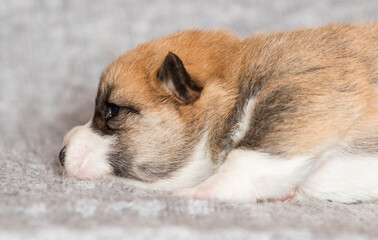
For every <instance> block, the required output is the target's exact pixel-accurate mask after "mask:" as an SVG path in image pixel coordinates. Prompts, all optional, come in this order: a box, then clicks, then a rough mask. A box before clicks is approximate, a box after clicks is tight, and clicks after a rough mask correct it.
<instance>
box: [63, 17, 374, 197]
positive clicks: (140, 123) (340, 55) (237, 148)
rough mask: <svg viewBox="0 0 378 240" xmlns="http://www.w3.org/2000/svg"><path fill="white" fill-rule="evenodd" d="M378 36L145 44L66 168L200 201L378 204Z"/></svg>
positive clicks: (179, 37) (197, 37) (320, 32)
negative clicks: (303, 199)
mask: <svg viewBox="0 0 378 240" xmlns="http://www.w3.org/2000/svg"><path fill="white" fill-rule="evenodd" d="M377 33H378V25H377V24H375V23H370V24H364V25H361V26H351V25H331V26H327V27H321V28H316V29H310V30H299V31H290V32H282V33H276V34H269V35H253V36H251V37H250V38H248V39H245V40H240V39H237V38H235V37H234V36H232V35H230V34H228V33H225V32H220V31H208V32H203V31H185V32H180V33H176V34H173V35H171V36H169V37H166V38H162V39H159V40H154V41H151V42H148V43H146V44H143V45H140V46H138V47H137V48H135V49H133V50H131V51H129V52H128V53H126V54H124V55H122V56H121V57H119V58H118V59H117V60H116V61H114V62H113V63H112V64H111V65H110V66H109V67H108V68H107V70H106V71H105V72H104V74H103V76H102V78H101V81H100V85H99V91H98V95H97V98H96V109H95V114H94V116H93V118H92V119H91V121H90V123H89V124H87V125H86V126H85V127H79V128H76V129H75V130H72V131H71V132H70V133H69V134H67V137H66V138H65V143H64V145H65V146H66V147H67V152H66V158H65V168H66V169H67V171H68V172H70V173H71V174H73V175H74V176H76V177H78V178H84V179H93V178H99V177H101V176H103V175H106V174H110V173H114V174H115V175H118V176H122V177H126V178H128V179H130V181H132V182H133V183H135V184H138V185H141V186H144V187H150V188H154V189H166V190H178V193H179V194H182V195H188V196H194V197H196V198H217V199H221V200H233V201H252V202H253V201H256V200H257V199H283V198H287V196H292V195H293V192H294V191H295V189H297V193H298V194H297V197H298V198H300V197H303V196H307V195H309V196H312V197H315V198H319V199H329V200H334V201H341V202H355V201H361V200H374V199H377V198H378V174H377V173H378V63H377V57H378V44H377V42H378V34H377ZM117 106H121V108H120V110H119V111H116V110H117V108H116V107H117ZM115 112H116V113H117V114H115ZM108 113H109V114H110V115H108ZM112 114H113V115H115V116H112ZM107 116H111V117H107ZM88 131H89V132H90V133H88V134H87V135H85V134H84V133H85V132H88ZM83 135H84V136H83ZM91 135H93V136H96V138H97V137H98V136H100V139H102V140H99V141H98V143H96V144H95V143H93V141H91V139H92V137H91ZM99 147H100V149H98V148H99ZM83 149H85V150H83ZM93 163H96V164H93Z"/></svg>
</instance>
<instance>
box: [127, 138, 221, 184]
mask: <svg viewBox="0 0 378 240" xmlns="http://www.w3.org/2000/svg"><path fill="white" fill-rule="evenodd" d="M207 136H208V135H207V134H204V135H203V137H202V138H201V140H200V141H199V143H198V144H197V146H196V147H195V149H194V152H193V155H192V157H191V159H190V160H189V161H188V164H187V165H186V166H184V167H183V168H181V169H179V170H178V171H176V172H174V173H172V174H173V175H172V176H171V177H169V178H167V179H161V180H158V181H156V182H153V183H143V182H138V181H134V180H125V181H127V182H128V183H130V184H131V185H134V186H137V187H142V188H147V189H154V190H167V191H174V190H177V189H182V188H187V187H192V186H195V185H197V184H199V183H201V182H203V181H205V180H206V179H207V178H208V177H210V176H211V175H212V174H213V173H214V172H213V167H212V161H211V157H210V153H209V149H208V146H207V139H208V137H207Z"/></svg>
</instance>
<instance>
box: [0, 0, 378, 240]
mask: <svg viewBox="0 0 378 240" xmlns="http://www.w3.org/2000/svg"><path fill="white" fill-rule="evenodd" d="M377 9H378V2H377V1H363V2H361V1H325V0H321V1H314V2H313V3H310V2H308V1H306V2H305V1H300V0H293V1H263V0H261V1H243V0H240V1H225V0H223V1H217V2H216V3H215V2H210V1H209V2H208V1H203V0H194V1H182V2H177V1H174V0H171V1H170V0H163V1H147V0H146V1H145V0H141V1H123V0H110V1H89V0H84V1H75V0H65V1H63V0H55V1H38V0H30V1H22V0H5V1H2V3H1V4H0V73H1V75H0V239H374V238H375V237H377V236H378V218H377V215H378V205H377V203H367V204H355V205H343V204H334V203H329V202H308V203H302V204H294V203H281V202H268V203H259V204H231V203H219V202H212V201H193V200H187V199H183V198H177V197H172V196H170V195H168V194H167V193H164V192H148V191H143V190H140V189H135V188H132V187H129V186H127V185H126V184H125V183H124V182H123V180H122V179H116V178H109V179H105V180H102V181H97V182H83V181H77V180H75V179H72V178H70V177H67V176H64V175H62V169H61V168H60V166H59V164H58V159H57V154H58V151H59V150H60V145H61V141H62V138H63V135H64V133H65V132H66V131H67V130H69V129H70V128H71V127H73V126H74V125H78V124H83V123H85V122H86V121H87V120H88V119H89V118H90V116H91V114H92V111H93V102H94V97H95V93H96V87H97V82H98V78H99V75H100V73H101V71H102V70H103V69H104V67H105V66H106V64H108V63H109V62H110V61H111V60H112V59H113V58H115V57H116V56H117V55H119V54H120V53H122V52H124V51H126V50H127V49H129V48H131V47H133V46H135V45H136V44H138V43H141V42H143V41H146V40H149V39H151V38H155V37H159V36H162V35H166V34H169V33H172V32H174V31H177V30H180V29H188V28H202V29H210V28H227V29H230V30H231V31H234V32H237V33H239V34H240V35H241V36H242V37H246V36H248V35H249V34H251V33H252V32H254V31H273V30H282V29H287V28H295V27H302V26H315V25H322V24H326V23H331V22H343V21H353V22H361V21H368V20H378V19H377Z"/></svg>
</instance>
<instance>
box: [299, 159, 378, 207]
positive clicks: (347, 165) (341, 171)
mask: <svg viewBox="0 0 378 240" xmlns="http://www.w3.org/2000/svg"><path fill="white" fill-rule="evenodd" d="M301 194H305V195H307V196H310V197H313V198H317V199H327V200H332V201H336V202H344V203H352V202H358V201H371V200H374V199H378V156H376V155H375V156H374V155H357V154H353V155H352V154H348V153H341V152H335V153H332V154H329V155H328V154H327V156H325V157H324V158H323V159H321V162H320V165H319V166H318V168H317V169H316V170H315V171H314V172H313V173H311V174H310V175H309V176H308V177H307V178H306V181H305V182H304V183H303V184H301V185H300V187H299V191H298V196H296V198H297V199H301V198H303V197H304V196H301Z"/></svg>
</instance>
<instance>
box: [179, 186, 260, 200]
mask: <svg viewBox="0 0 378 240" xmlns="http://www.w3.org/2000/svg"><path fill="white" fill-rule="evenodd" d="M174 194H175V195H176V196H181V197H187V198H192V199H202V200H210V199H212V200H218V201H225V202H230V201H232V202H250V203H255V202H256V201H257V199H256V197H255V196H254V195H253V194H251V193H248V194H247V193H243V194H240V193H237V192H234V191H232V190H231V191H230V189H222V188H221V187H220V186H196V187H192V188H185V189H181V190H178V191H176V192H175V193H174Z"/></svg>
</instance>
